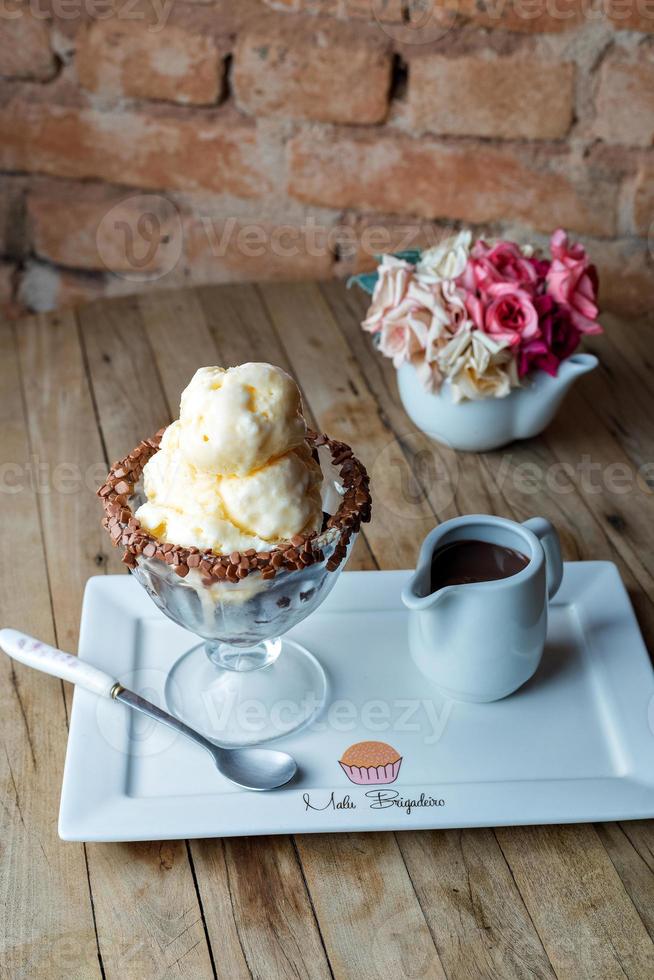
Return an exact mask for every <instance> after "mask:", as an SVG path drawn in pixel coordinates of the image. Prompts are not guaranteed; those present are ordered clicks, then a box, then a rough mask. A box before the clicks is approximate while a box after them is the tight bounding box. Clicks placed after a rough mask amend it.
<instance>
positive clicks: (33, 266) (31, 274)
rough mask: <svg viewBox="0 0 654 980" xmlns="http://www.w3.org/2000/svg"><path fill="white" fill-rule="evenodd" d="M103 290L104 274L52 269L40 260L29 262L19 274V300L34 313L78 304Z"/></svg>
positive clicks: (103, 291) (104, 287)
mask: <svg viewBox="0 0 654 980" xmlns="http://www.w3.org/2000/svg"><path fill="white" fill-rule="evenodd" d="M105 293H106V280H105V277H104V276H101V275H97V274H95V275H92V274H87V275H84V274H83V273H79V272H69V271H68V270H66V269H55V268H53V267H52V266H50V265H45V264H43V263H41V262H30V263H29V264H28V266H27V267H26V269H25V271H24V272H23V274H22V278H21V280H20V285H19V289H18V298H19V301H20V302H21V303H22V304H24V306H25V307H26V308H27V309H28V310H32V311H33V312H35V313H49V312H50V310H59V309H64V308H66V307H69V306H79V305H81V304H82V303H88V302H90V301H91V300H94V299H98V298H99V297H101V296H104V295H105Z"/></svg>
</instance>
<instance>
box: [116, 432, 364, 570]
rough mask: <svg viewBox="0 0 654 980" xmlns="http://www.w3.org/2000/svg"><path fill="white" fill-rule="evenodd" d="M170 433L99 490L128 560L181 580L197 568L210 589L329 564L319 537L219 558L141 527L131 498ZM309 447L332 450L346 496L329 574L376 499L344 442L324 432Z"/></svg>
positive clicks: (311, 436) (335, 521) (333, 522)
mask: <svg viewBox="0 0 654 980" xmlns="http://www.w3.org/2000/svg"><path fill="white" fill-rule="evenodd" d="M164 432H165V429H160V430H159V432H157V433H156V435H154V436H153V437H152V438H151V439H145V440H144V441H143V442H141V443H139V445H138V446H137V447H136V449H134V450H133V451H132V452H131V453H130V454H129V455H128V456H126V457H125V459H121V460H118V462H116V463H114V465H113V466H112V467H111V469H110V471H109V474H108V476H107V479H106V480H105V482H104V483H103V485H102V486H101V487H100V488H99V490H98V491H97V493H98V496H99V497H100V499H101V501H102V506H103V508H104V518H103V521H102V523H103V526H104V527H105V528H106V529H107V531H108V532H109V534H110V536H111V540H112V542H113V544H114V545H115V546H117V545H119V544H120V545H122V546H123V547H124V548H125V553H124V555H123V559H122V560H123V562H124V563H125V564H126V565H127V566H128V567H129V568H134V567H136V564H137V556H138V555H143V556H144V557H145V558H148V559H151V560H156V561H163V562H165V564H167V565H170V566H172V568H173V570H174V571H175V572H176V573H177V575H179V576H180V577H181V578H185V577H186V576H187V575H188V573H189V570H190V569H191V568H197V569H198V570H199V571H200V572H201V574H202V576H203V578H202V582H203V584H204V585H212V584H213V583H214V582H215V581H221V582H224V581H225V580H226V579H227V581H229V582H238V581H240V580H241V579H244V578H246V576H247V575H249V574H251V573H252V572H255V571H258V572H261V577H262V578H263V579H265V580H266V581H267V580H269V579H273V578H274V577H275V575H276V574H277V572H278V571H280V570H282V569H286V570H288V571H297V570H299V569H302V568H304V567H305V566H306V565H312V564H313V563H314V562H323V561H324V560H325V555H324V552H323V550H322V548H321V547H320V546H319V545H318V544H317V542H316V539H317V537H318V535H316V534H310V535H308V536H306V535H302V534H295V535H293V537H292V538H291V540H290V541H287V542H284V543H283V544H280V545H279V546H278V547H276V548H271V549H269V550H267V551H259V552H257V551H255V550H254V548H248V549H247V551H244V552H243V553H241V552H239V551H233V552H232V553H231V554H229V555H217V554H214V553H213V552H212V551H204V552H201V551H200V549H199V548H195V547H191V548H182V547H179V546H177V545H175V544H173V543H172V542H169V541H166V542H161V541H160V540H159V539H158V538H155V537H154V535H152V534H150V532H149V531H146V530H145V528H143V527H141V524H140V522H139V521H138V520H137V519H136V518H135V517H134V514H133V513H132V510H131V507H130V504H129V501H128V496H129V495H130V494H132V493H133V492H134V485H135V484H136V482H137V481H138V480H139V478H140V476H141V473H142V472H143V467H144V466H145V464H146V463H147V461H148V460H149V459H150V457H151V456H153V455H154V454H155V453H156V452H157V450H158V449H159V444H160V442H161V437H162V435H163V434H164ZM307 443H308V444H309V447H310V448H311V450H312V451H313V452H314V453H315V450H316V449H317V447H318V446H326V447H327V448H328V449H329V451H330V453H331V458H332V463H333V464H334V466H336V467H337V468H338V469H339V472H340V477H341V480H342V484H343V488H344V493H343V498H342V500H341V504H340V506H339V508H338V510H337V511H336V513H335V514H333V515H332V516H330V517H329V518H328V520H327V522H326V527H327V528H328V529H331V528H334V529H336V530H338V531H339V532H340V534H339V538H338V544H337V545H336V547H335V549H334V552H333V554H332V555H331V556H330V558H329V559H328V561H327V566H326V567H327V570H328V571H329V572H334V571H336V569H337V568H338V567H339V565H340V564H341V562H342V561H343V559H344V558H345V555H346V554H347V546H348V544H349V542H350V538H351V537H352V535H353V534H355V533H356V532H357V531H358V530H359V527H360V526H361V524H366V523H367V522H368V521H369V520H370V513H371V506H372V501H371V497H370V489H369V479H368V474H367V472H366V468H365V466H364V465H363V463H361V462H359V460H358V459H357V458H356V456H354V455H353V453H352V450H351V449H350V447H349V446H348V445H347V444H346V443H344V442H337V441H336V440H334V439H330V438H329V437H328V436H326V435H324V434H320V433H317V432H307Z"/></svg>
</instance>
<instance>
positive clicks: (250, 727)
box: [165, 638, 327, 747]
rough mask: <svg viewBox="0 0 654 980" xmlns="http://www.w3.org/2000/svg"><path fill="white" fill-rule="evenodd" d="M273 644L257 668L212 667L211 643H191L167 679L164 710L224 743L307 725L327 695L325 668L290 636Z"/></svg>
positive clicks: (264, 738) (265, 738) (252, 741)
mask: <svg viewBox="0 0 654 980" xmlns="http://www.w3.org/2000/svg"><path fill="white" fill-rule="evenodd" d="M275 643H276V644H280V645H281V650H278V656H276V657H275V659H273V660H272V661H271V662H269V663H267V664H265V665H264V666H261V667H259V668H258V669H252V668H249V669H247V668H246V669H243V666H244V665H241V666H240V668H238V669H233V668H232V669H229V668H226V667H221V666H217V665H216V663H215V660H212V659H211V644H209V649H208V648H207V644H205V643H201V644H199V645H198V646H196V647H193V648H192V649H191V650H189V651H188V652H187V653H185V654H183V656H181V657H180V659H179V660H178V661H177V662H176V663H175V664H174V665H173V667H172V670H171V671H170V673H169V675H168V677H167V679H166V686H165V698H166V704H167V707H168V710H169V711H170V713H171V714H173V715H175V717H176V718H179V719H181V720H182V721H183V722H185V723H186V724H187V725H190V726H191V727H192V728H195V730H196V731H198V732H201V733H202V734H203V735H206V736H207V738H210V739H211V740H212V741H214V742H216V743H217V744H218V745H224V746H227V747H229V746H237V745H258V744H260V743H261V742H269V741H271V740H272V739H275V738H281V737H282V736H283V735H288V734H289V733H290V732H294V731H297V730H298V729H299V728H303V727H304V726H305V725H308V724H309V723H310V722H311V721H312V720H313V719H314V718H315V717H316V716H317V715H318V714H319V712H320V711H321V710H322V707H323V705H324V703H325V700H326V697H327V678H326V676H325V672H324V670H323V668H322V667H321V665H320V664H319V663H318V661H317V660H316V658H315V657H314V656H313V654H311V653H309V651H308V650H306V649H305V648H304V647H303V646H301V645H300V644H299V643H295V641H294V640H287V639H283V638H282V639H280V640H277V641H275ZM276 652H277V650H276Z"/></svg>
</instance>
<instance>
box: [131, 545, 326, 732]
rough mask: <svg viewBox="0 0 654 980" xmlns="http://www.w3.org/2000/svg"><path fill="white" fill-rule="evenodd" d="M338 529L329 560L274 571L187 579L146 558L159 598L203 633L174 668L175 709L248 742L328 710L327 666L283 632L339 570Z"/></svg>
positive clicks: (145, 577) (146, 575)
mask: <svg viewBox="0 0 654 980" xmlns="http://www.w3.org/2000/svg"><path fill="white" fill-rule="evenodd" d="M328 533H329V532H328ZM323 537H324V536H323ZM330 537H331V538H332V540H331V541H330V542H324V543H322V550H323V552H324V555H325V558H324V560H323V561H322V562H316V563H315V564H313V565H309V566H307V567H306V568H302V569H299V570H295V571H290V570H283V571H281V572H279V573H278V574H277V575H276V576H275V578H273V579H270V580H269V581H266V580H264V579H263V578H262V577H261V575H260V574H257V573H256V572H255V573H253V574H251V575H248V577H247V578H244V579H242V580H241V581H239V582H237V583H231V582H216V583H215V584H212V585H210V586H207V585H203V583H202V581H201V577H200V575H199V574H198V573H197V572H193V571H191V572H189V575H188V576H186V578H184V579H180V578H179V577H178V575H177V574H176V573H175V572H174V571H172V569H171V568H170V567H169V566H168V565H165V564H164V563H162V562H159V561H152V560H149V559H147V558H141V559H139V561H138V564H137V566H136V568H135V569H134V575H135V577H136V578H137V579H138V581H139V582H140V583H141V585H143V587H144V588H145V589H146V591H147V592H148V593H149V595H150V596H151V597H152V599H153V600H154V602H155V603H156V605H157V606H158V607H159V608H160V609H161V610H162V611H163V612H164V613H165V614H166V615H167V616H168V617H169V618H170V619H172V620H173V621H174V622H176V623H179V625H180V626H183V627H184V628H185V629H188V630H190V631H191V632H193V633H196V634H197V635H198V636H200V637H202V638H203V640H204V642H202V643H199V644H197V645H194V646H193V647H192V648H191V649H190V650H188V651H187V652H186V653H185V654H183V655H182V656H181V657H180V659H179V660H178V661H177V662H176V663H175V664H174V666H173V668H172V670H171V671H170V674H169V675H168V678H167V681H166V686H165V697H166V702H167V705H168V709H169V711H170V712H171V713H172V714H174V715H176V716H177V717H178V718H181V719H182V721H185V722H186V723H187V724H189V725H191V726H192V727H193V728H196V729H197V730H198V731H201V732H202V733H203V734H204V735H207V736H208V737H209V738H211V739H213V740H214V741H216V742H219V743H220V744H222V745H246V744H255V743H259V742H265V741H268V740H270V739H273V738H278V737H280V736H282V735H286V734H288V733H289V732H291V731H295V730H296V729H298V728H302V727H303V726H305V725H307V724H308V723H310V722H311V721H312V720H313V719H314V718H315V717H316V716H317V715H318V714H319V713H320V711H321V709H322V707H323V705H324V703H325V700H326V697H327V679H326V676H325V672H324V670H323V668H322V667H321V665H320V664H319V662H318V661H317V660H316V658H315V657H314V656H313V654H311V653H310V652H309V651H308V650H306V649H305V648H304V647H303V646H301V645H300V644H299V643H296V642H295V641H294V640H290V639H287V638H285V637H284V634H285V633H287V632H288V630H290V629H292V627H293V626H296V625H297V624H298V623H299V622H301V621H302V620H303V619H305V617H306V616H308V615H310V614H311V613H312V612H313V611H314V610H315V609H317V607H318V606H319V605H320V604H321V602H322V601H323V600H324V599H325V598H326V596H327V595H328V594H329V592H330V591H331V589H332V588H333V586H334V584H335V582H336V579H337V578H338V574H339V572H340V569H341V567H342V564H341V565H339V567H338V568H337V569H336V570H334V571H328V570H327V567H326V563H327V561H328V560H329V557H330V555H331V553H332V552H333V550H334V547H335V545H336V544H337V542H338V533H337V532H336V533H332V534H331V535H330Z"/></svg>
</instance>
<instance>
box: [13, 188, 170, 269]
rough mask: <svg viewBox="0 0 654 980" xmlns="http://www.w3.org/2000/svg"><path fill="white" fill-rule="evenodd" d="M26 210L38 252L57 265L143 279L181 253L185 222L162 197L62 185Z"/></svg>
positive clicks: (31, 200) (35, 196)
mask: <svg viewBox="0 0 654 980" xmlns="http://www.w3.org/2000/svg"><path fill="white" fill-rule="evenodd" d="M27 211H28V220H29V233H30V240H31V244H32V248H33V251H34V252H35V254H36V255H38V256H40V257H41V258H44V259H48V260H49V261H50V262H54V263H56V264H57V265H63V266H69V267H71V268H73V269H87V270H99V271H104V270H105V269H108V270H110V271H111V272H113V273H117V274H122V273H138V274H139V275H144V274H146V273H153V272H157V271H158V270H160V269H167V268H168V267H169V266H170V264H171V263H173V264H174V263H175V261H176V258H177V256H178V255H179V254H180V252H181V245H182V243H181V241H180V237H181V235H182V225H181V218H180V216H179V215H178V212H177V210H176V208H175V207H174V205H172V204H171V203H170V202H169V201H167V200H166V199H165V198H163V197H161V196H160V195H158V194H135V193H134V192H133V191H127V192H125V191H120V190H116V189H114V188H108V187H105V186H103V185H97V184H90V185H89V184H71V185H63V186H62V185H61V183H60V182H58V183H56V184H54V183H53V184H52V185H50V186H47V187H42V188H41V189H39V190H38V191H35V192H33V193H30V194H29V196H28V203H27ZM143 221H145V224H144V225H142V224H140V222H143ZM139 229H141V233H139Z"/></svg>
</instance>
